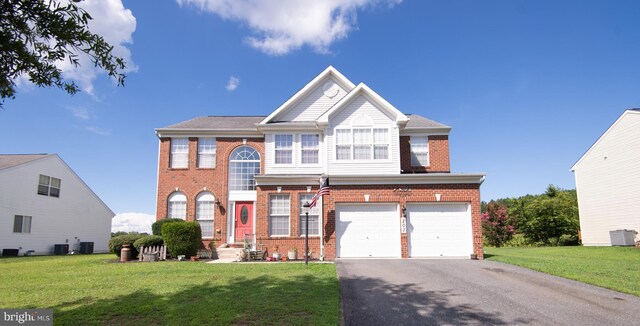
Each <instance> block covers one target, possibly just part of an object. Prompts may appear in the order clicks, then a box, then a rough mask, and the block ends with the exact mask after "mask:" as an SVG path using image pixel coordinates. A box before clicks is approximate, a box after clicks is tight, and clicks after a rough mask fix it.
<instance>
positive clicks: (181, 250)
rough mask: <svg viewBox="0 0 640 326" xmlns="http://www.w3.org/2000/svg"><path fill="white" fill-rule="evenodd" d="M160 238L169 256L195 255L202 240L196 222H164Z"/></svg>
mask: <svg viewBox="0 0 640 326" xmlns="http://www.w3.org/2000/svg"><path fill="white" fill-rule="evenodd" d="M162 239H163V240H164V244H165V245H166V246H167V251H169V254H170V255H171V256H173V257H177V256H178V255H185V256H188V257H190V256H195V255H196V254H197V253H198V248H200V243H201V240H202V234H201V231H200V224H198V222H184V223H165V224H164V225H163V226H162Z"/></svg>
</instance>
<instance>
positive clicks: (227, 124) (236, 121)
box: [161, 116, 265, 130]
mask: <svg viewBox="0 0 640 326" xmlns="http://www.w3.org/2000/svg"><path fill="white" fill-rule="evenodd" d="M264 118H265V117H264V116H208V117H197V118H194V119H191V120H187V121H183V122H180V123H176V124H174V125H170V126H168V127H165V128H161V129H214V130H256V124H257V123H260V121H262V120H263V119H264Z"/></svg>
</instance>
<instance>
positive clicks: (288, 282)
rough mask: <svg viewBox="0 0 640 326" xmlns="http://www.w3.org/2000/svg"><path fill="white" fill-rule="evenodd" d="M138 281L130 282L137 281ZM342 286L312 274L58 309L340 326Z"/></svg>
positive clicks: (158, 318)
mask: <svg viewBox="0 0 640 326" xmlns="http://www.w3.org/2000/svg"><path fill="white" fill-rule="evenodd" d="M132 281H134V280H126V282H132ZM338 293H339V290H338V284H337V282H336V281H335V279H334V280H330V279H321V278H318V277H315V276H312V275H308V276H307V275H304V276H296V277H290V278H288V279H282V278H274V277H269V276H260V277H257V278H251V279H248V278H242V277H240V278H239V279H236V280H232V281H229V282H227V283H225V284H222V285H217V284H211V283H210V282H207V283H204V284H201V285H196V286H190V287H186V288H184V289H182V290H179V291H177V292H174V293H171V294H167V295H162V294H158V293H157V292H154V291H151V290H149V289H144V290H139V291H136V292H133V293H130V294H128V295H124V296H119V297H117V298H113V299H109V300H92V298H85V299H81V300H76V301H74V302H65V303H62V304H60V305H57V306H55V307H53V308H54V322H55V324H60V325H87V324H91V325H228V324H231V325H252V324H269V325H274V324H277V325H311V324H318V323H320V324H332V325H336V324H338V323H339V321H338V316H339V314H338V311H339V295H338Z"/></svg>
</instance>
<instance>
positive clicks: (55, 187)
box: [38, 174, 62, 197]
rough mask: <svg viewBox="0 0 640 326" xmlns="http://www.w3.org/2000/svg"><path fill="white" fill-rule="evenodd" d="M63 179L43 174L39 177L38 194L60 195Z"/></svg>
mask: <svg viewBox="0 0 640 326" xmlns="http://www.w3.org/2000/svg"><path fill="white" fill-rule="evenodd" d="M61 183H62V181H61V180H60V179H58V178H54V177H50V176H48V175H44V174H41V175H40V178H39V179H38V195H43V196H50V197H60V184H61Z"/></svg>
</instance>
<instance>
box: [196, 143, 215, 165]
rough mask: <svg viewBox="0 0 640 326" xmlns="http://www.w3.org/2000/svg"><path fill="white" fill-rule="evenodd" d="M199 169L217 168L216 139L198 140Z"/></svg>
mask: <svg viewBox="0 0 640 326" xmlns="http://www.w3.org/2000/svg"><path fill="white" fill-rule="evenodd" d="M198 167H199V168H214V167H216V139H215V138H198Z"/></svg>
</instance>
